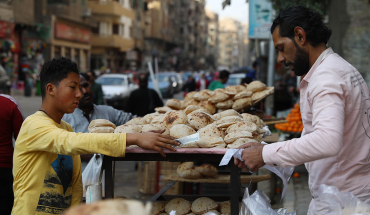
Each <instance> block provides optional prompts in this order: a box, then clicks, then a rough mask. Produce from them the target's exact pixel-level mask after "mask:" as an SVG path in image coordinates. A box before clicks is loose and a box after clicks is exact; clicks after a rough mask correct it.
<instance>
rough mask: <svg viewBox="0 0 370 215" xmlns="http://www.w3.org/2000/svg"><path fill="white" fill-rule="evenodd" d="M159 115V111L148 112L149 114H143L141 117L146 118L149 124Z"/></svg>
mask: <svg viewBox="0 0 370 215" xmlns="http://www.w3.org/2000/svg"><path fill="white" fill-rule="evenodd" d="M161 115H162V114H159V113H150V114H147V115H145V116H143V119H145V120H146V122H147V124H150V123H151V122H152V120H153V119H154V118H155V117H157V116H161Z"/></svg>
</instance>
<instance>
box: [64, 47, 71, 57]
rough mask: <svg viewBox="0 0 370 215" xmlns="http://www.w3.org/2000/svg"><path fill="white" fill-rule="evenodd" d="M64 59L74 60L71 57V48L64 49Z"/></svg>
mask: <svg viewBox="0 0 370 215" xmlns="http://www.w3.org/2000/svg"><path fill="white" fill-rule="evenodd" d="M64 57H65V58H67V59H72V58H71V57H72V56H71V48H64Z"/></svg>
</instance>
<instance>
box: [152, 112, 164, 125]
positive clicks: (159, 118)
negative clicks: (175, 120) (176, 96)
mask: <svg viewBox="0 0 370 215" xmlns="http://www.w3.org/2000/svg"><path fill="white" fill-rule="evenodd" d="M165 117H166V115H165V114H160V115H159V116H156V117H154V118H153V120H152V121H151V123H152V124H159V123H162V122H163V120H164V118H165Z"/></svg>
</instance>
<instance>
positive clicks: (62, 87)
mask: <svg viewBox="0 0 370 215" xmlns="http://www.w3.org/2000/svg"><path fill="white" fill-rule="evenodd" d="M54 92H55V93H54V104H55V105H56V107H57V108H58V109H59V110H60V111H62V112H63V113H73V111H74V110H75V109H76V108H77V107H78V103H79V101H78V100H79V99H80V98H81V97H82V93H81V90H80V77H79V76H78V74H76V73H74V72H71V73H70V74H69V75H68V77H67V78H65V79H63V80H62V81H61V82H60V83H59V86H58V87H55V91H54Z"/></svg>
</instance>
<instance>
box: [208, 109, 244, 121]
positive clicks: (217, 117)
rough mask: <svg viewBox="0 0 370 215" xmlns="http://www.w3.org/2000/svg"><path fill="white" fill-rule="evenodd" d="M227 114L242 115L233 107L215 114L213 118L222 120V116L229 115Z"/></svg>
mask: <svg viewBox="0 0 370 215" xmlns="http://www.w3.org/2000/svg"><path fill="white" fill-rule="evenodd" d="M227 116H240V114H239V113H238V112H236V111H235V110H233V109H229V110H225V111H222V112H221V113H218V114H214V115H213V118H214V119H215V120H220V119H221V118H223V117H227Z"/></svg>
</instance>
